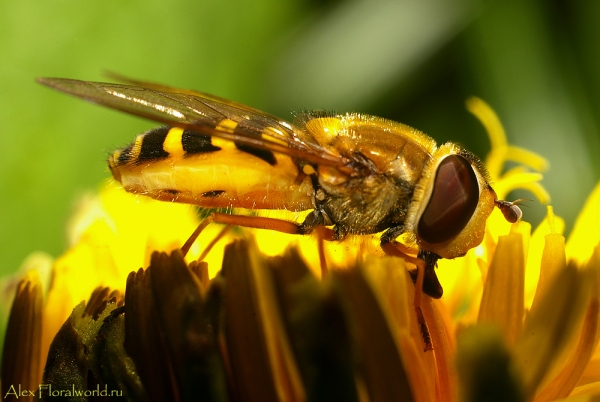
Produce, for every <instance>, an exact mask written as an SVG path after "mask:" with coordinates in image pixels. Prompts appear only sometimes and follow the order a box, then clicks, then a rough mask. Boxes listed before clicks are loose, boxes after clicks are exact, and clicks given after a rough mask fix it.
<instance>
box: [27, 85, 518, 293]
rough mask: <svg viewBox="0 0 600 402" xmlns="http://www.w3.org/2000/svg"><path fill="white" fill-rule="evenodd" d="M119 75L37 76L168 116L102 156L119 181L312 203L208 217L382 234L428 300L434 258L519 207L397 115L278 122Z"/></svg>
mask: <svg viewBox="0 0 600 402" xmlns="http://www.w3.org/2000/svg"><path fill="white" fill-rule="evenodd" d="M126 81H127V82H128V83H129V84H132V85H122V84H109V83H97V82H88V81H77V80H71V79H62V78H40V79H38V82H39V83H41V84H44V85H47V86H49V87H52V88H54V89H57V90H59V91H62V92H66V93H68V94H71V95H74V96H77V97H80V98H83V99H85V100H87V101H90V102H94V103H98V104H101V105H104V106H108V107H111V108H113V109H118V110H121V111H124V112H127V113H131V114H134V115H138V116H141V117H145V118H148V119H151V120H155V121H158V122H161V123H165V124H167V125H168V126H166V127H159V128H156V129H153V130H150V131H147V132H146V133H144V134H141V135H139V136H138V137H137V138H136V140H135V142H134V143H133V144H131V145H129V146H128V147H126V148H123V149H121V150H118V151H116V152H115V153H114V154H113V155H112V156H111V157H110V158H109V161H108V164H109V167H110V170H111V172H112V175H113V176H114V178H115V179H116V180H118V181H119V182H121V183H122V185H123V188H124V189H125V190H126V191H128V192H131V193H135V194H143V195H146V196H149V197H152V198H155V199H158V200H165V201H172V202H182V203H189V204H195V205H198V206H200V207H238V208H247V209H287V210H291V211H306V210H312V212H310V213H309V214H308V215H307V217H306V218H305V220H304V221H303V222H301V223H295V222H287V221H282V220H277V219H272V218H260V217H251V216H239V215H227V214H221V213H215V214H214V215H213V216H212V218H211V221H213V222H220V223H226V224H233V225H239V226H246V227H254V228H265V229H272V230H276V231H280V232H285V233H292V234H308V233H310V232H311V231H313V230H314V229H315V228H316V227H318V226H330V227H332V231H330V234H331V235H330V238H331V240H341V239H343V238H344V236H346V235H348V234H356V235H367V234H375V233H380V232H383V233H382V234H381V237H380V244H381V247H382V248H383V250H384V251H385V252H386V253H388V254H392V255H400V256H403V257H405V258H408V259H409V261H411V262H415V263H416V264H417V266H422V267H423V269H421V270H420V271H422V274H421V275H423V276H422V277H421V282H422V283H423V287H422V290H423V292H424V293H426V294H427V295H429V296H431V297H433V298H440V297H441V296H442V292H443V290H442V287H441V285H440V283H439V281H438V279H437V275H436V273H435V270H434V268H435V267H436V265H437V260H438V259H440V258H456V257H460V256H462V255H464V254H465V253H466V252H467V251H468V250H469V249H471V248H473V247H476V246H477V245H479V244H480V243H481V241H482V239H483V235H484V232H485V224H486V220H487V218H488V216H489V215H490V213H491V212H492V210H493V208H494V206H496V207H498V208H500V209H501V210H502V212H503V214H504V216H505V217H506V219H507V220H508V221H509V222H516V221H517V220H518V219H520V217H521V210H520V209H519V207H518V206H517V205H516V204H515V203H512V202H507V201H503V200H498V199H497V197H496V193H495V192H494V190H493V189H492V187H491V185H490V181H489V178H488V174H487V172H486V170H485V167H484V166H483V164H482V162H481V161H480V160H479V159H478V158H477V157H476V156H475V155H473V154H471V153H470V152H468V151H466V150H465V149H463V148H461V147H459V146H458V145H456V144H454V143H446V144H443V145H441V146H439V147H438V146H437V145H436V143H435V141H434V140H433V139H432V138H430V137H429V136H427V135H425V134H424V133H422V132H420V131H418V130H416V129H414V128H411V127H409V126H406V125H404V124H401V123H396V122H393V121H390V120H386V119H383V118H379V117H374V116H369V115H364V114H359V113H348V114H335V113H329V112H322V111H314V112H305V113H299V114H297V115H296V116H295V120H294V123H293V124H290V123H288V122H286V121H284V120H281V119H279V118H277V117H274V116H271V115H269V114H266V113H263V112H261V111H259V110H256V109H253V108H251V107H249V106H245V105H242V104H239V103H236V102H232V101H228V100H225V99H223V98H219V97H215V96H212V95H208V94H204V93H200V92H194V91H188V90H180V89H174V88H170V87H166V86H161V85H156V84H150V83H144V82H139V81H132V80H126ZM224 160H226V161H232V162H233V161H235V162H234V163H229V164H227V165H224V164H223V161H224ZM402 234H405V235H406V234H407V235H408V236H409V239H410V241H411V242H413V243H414V244H416V245H417V247H418V254H417V257H416V258H414V257H411V256H409V255H408V254H407V253H406V252H404V251H402V250H403V247H402V244H400V243H398V242H397V241H396V238H397V237H398V236H400V235H402ZM423 271H424V272H423ZM419 295H420V289H419Z"/></svg>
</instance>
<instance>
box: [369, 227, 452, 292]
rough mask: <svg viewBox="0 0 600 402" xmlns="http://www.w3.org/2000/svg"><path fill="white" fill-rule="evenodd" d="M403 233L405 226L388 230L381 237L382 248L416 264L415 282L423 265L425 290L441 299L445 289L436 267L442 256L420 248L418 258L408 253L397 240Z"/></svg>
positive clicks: (413, 274) (411, 273)
mask: <svg viewBox="0 0 600 402" xmlns="http://www.w3.org/2000/svg"><path fill="white" fill-rule="evenodd" d="M402 233H404V227H403V226H396V227H393V228H389V229H388V230H386V231H385V232H384V233H383V234H382V235H381V238H380V245H381V249H382V250H383V251H384V252H385V253H386V254H388V255H393V256H396V257H401V258H404V260H405V261H408V262H410V263H412V264H414V265H416V266H417V269H416V270H413V271H411V272H410V276H411V278H412V280H413V282H415V283H416V282H417V276H418V275H417V272H418V269H419V268H420V267H423V271H424V272H423V273H424V276H423V292H424V293H425V294H426V295H428V296H430V297H433V298H434V299H439V298H440V297H442V294H443V293H444V289H442V286H441V285H440V281H439V280H438V278H437V275H436V273H435V268H436V267H437V261H438V260H439V259H440V258H441V257H440V256H439V255H437V254H435V253H432V252H431V251H425V250H419V253H418V254H417V257H416V258H415V257H413V256H411V255H408V254H407V252H408V250H407V249H406V247H404V245H402V244H401V243H399V242H397V241H396V240H395V239H396V238H397V237H398V236H400V235H401V234H402Z"/></svg>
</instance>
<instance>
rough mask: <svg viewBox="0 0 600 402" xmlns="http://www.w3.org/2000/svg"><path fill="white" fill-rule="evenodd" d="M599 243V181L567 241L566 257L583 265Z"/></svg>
mask: <svg viewBox="0 0 600 402" xmlns="http://www.w3.org/2000/svg"><path fill="white" fill-rule="evenodd" d="M599 243H600V183H598V185H596V188H595V189H594V191H592V194H591V195H590V196H589V197H588V199H587V201H586V202H585V206H584V207H583V210H582V211H581V213H580V214H579V217H578V218H577V220H576V222H575V226H574V228H573V231H572V232H571V236H569V240H568V241H567V257H568V259H574V260H575V261H577V262H578V263H579V264H580V265H583V264H584V263H585V262H586V261H587V260H588V259H589V258H590V256H591V255H592V252H593V250H594V247H596V246H597V245H598V244H599Z"/></svg>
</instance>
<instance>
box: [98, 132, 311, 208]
mask: <svg viewBox="0 0 600 402" xmlns="http://www.w3.org/2000/svg"><path fill="white" fill-rule="evenodd" d="M224 124H230V126H231V130H232V131H233V130H235V129H236V127H237V125H236V123H235V122H233V121H224V122H222V123H220V124H219V125H220V126H221V125H224ZM220 129H223V127H220ZM108 164H109V167H110V169H111V172H112V174H113V177H114V178H115V179H116V180H118V181H120V182H121V183H122V184H123V187H124V188H125V190H127V191H128V192H131V193H135V194H144V195H147V196H150V197H152V198H155V199H159V200H165V201H173V202H182V203H188V204H195V205H198V206H202V207H239V208H250V209H288V210H294V211H300V210H306V209H311V208H313V205H312V199H313V188H312V185H311V184H310V180H309V178H307V177H304V175H301V174H299V170H298V167H297V166H296V164H295V163H294V162H293V160H292V159H291V158H290V157H288V156H286V155H281V154H275V153H273V152H271V151H267V150H262V149H257V148H252V147H249V146H248V145H245V144H243V145H242V144H236V143H235V142H233V141H228V140H223V139H220V138H216V137H211V136H208V135H202V134H199V133H197V132H194V131H189V130H184V129H181V128H170V127H159V128H156V129H153V130H150V131H148V132H146V133H144V134H141V135H139V136H138V137H137V138H136V140H135V142H134V143H133V144H131V145H129V146H128V147H126V148H123V149H121V150H118V151H116V152H114V153H113V155H112V156H111V157H110V158H109V160H108Z"/></svg>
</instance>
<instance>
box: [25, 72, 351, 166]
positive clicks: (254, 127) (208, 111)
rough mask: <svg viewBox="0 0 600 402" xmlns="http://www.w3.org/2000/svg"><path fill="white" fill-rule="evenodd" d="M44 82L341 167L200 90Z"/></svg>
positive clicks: (328, 155)
mask: <svg viewBox="0 0 600 402" xmlns="http://www.w3.org/2000/svg"><path fill="white" fill-rule="evenodd" d="M37 81H38V82H39V83H41V84H43V85H46V86H49V87H51V88H54V89H57V90H59V91H62V92H65V93H68V94H71V95H74V96H77V97H79V98H82V99H85V100H87V101H89V102H93V103H98V104H100V105H103V106H107V107H110V108H112V109H117V110H121V111H124V112H127V113H130V114H134V115H137V116H140V117H144V118H147V119H150V120H154V121H158V122H161V123H165V124H168V125H170V126H175V127H182V128H185V129H189V130H192V131H195V132H198V133H200V134H205V135H211V136H215V137H220V138H224V139H227V140H230V141H234V142H236V143H238V144H243V145H246V146H249V147H254V148H258V149H264V150H269V151H273V152H278V153H283V154H286V155H289V156H291V157H293V158H296V159H298V160H302V161H305V162H311V163H316V164H322V165H331V166H342V165H344V164H346V163H347V162H348V161H347V160H345V159H344V158H343V157H341V156H339V155H337V154H334V153H332V152H331V151H329V150H327V149H326V148H323V147H322V146H320V145H319V144H318V143H317V141H316V140H314V139H313V138H311V137H309V136H307V135H305V134H304V133H302V132H296V131H294V129H293V127H292V126H291V124H289V123H287V122H286V121H284V120H281V119H278V118H277V117H274V116H271V115H269V114H266V113H263V112H260V111H258V110H256V109H253V108H251V107H249V106H245V105H242V104H239V103H235V102H231V101H228V100H225V99H222V98H219V97H216V96H212V95H208V94H203V93H200V92H194V91H187V90H177V89H174V88H170V87H166V86H162V85H157V84H150V83H143V82H138V81H132V80H129V82H133V83H136V84H141V85H142V86H137V85H122V84H110V83H99V82H90V81H78V80H71V79H65V78H38V79H37Z"/></svg>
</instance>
